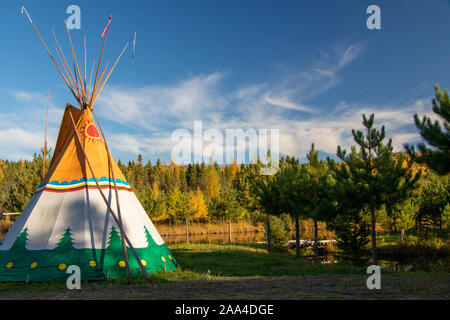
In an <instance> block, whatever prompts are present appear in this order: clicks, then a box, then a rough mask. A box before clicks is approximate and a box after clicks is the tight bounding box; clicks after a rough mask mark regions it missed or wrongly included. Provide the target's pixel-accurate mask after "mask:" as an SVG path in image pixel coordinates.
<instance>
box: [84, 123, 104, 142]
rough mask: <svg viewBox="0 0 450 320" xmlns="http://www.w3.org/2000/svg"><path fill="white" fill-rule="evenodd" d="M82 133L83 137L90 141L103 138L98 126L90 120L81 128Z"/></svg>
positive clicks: (97, 140)
mask: <svg viewBox="0 0 450 320" xmlns="http://www.w3.org/2000/svg"><path fill="white" fill-rule="evenodd" d="M81 135H82V138H83V139H86V140H87V141H88V142H94V143H96V142H99V141H101V140H102V138H101V137H100V134H99V133H98V130H97V127H96V126H95V124H94V123H93V122H90V121H87V122H86V123H85V124H84V126H83V127H82V128H81Z"/></svg>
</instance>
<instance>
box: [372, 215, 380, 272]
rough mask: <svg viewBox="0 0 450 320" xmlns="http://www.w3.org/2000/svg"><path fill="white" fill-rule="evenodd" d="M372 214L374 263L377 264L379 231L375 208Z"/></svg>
mask: <svg viewBox="0 0 450 320" xmlns="http://www.w3.org/2000/svg"><path fill="white" fill-rule="evenodd" d="M371 215H372V230H371V236H372V264H373V265H376V264H377V260H378V257H377V231H376V217H375V208H374V207H372V208H371Z"/></svg>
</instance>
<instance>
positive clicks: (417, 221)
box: [0, 87, 450, 263]
mask: <svg viewBox="0 0 450 320" xmlns="http://www.w3.org/2000/svg"><path fill="white" fill-rule="evenodd" d="M449 105H450V103H449V98H448V93H447V91H445V92H444V93H442V92H441V91H440V89H439V87H436V98H435V99H433V111H434V112H435V113H436V114H437V115H438V116H441V117H442V118H443V120H444V126H445V128H446V129H447V132H444V131H443V130H442V127H441V125H440V124H439V122H432V121H431V120H430V118H427V117H424V119H423V120H421V119H419V117H418V115H415V122H416V126H417V128H418V130H419V131H420V134H421V136H422V137H423V138H424V139H425V140H426V141H427V142H428V143H429V144H430V145H432V146H433V147H432V148H431V149H430V148H429V146H428V145H425V144H424V143H422V144H419V145H417V148H419V150H418V152H417V151H416V150H415V148H414V147H412V146H409V145H405V151H404V152H394V151H393V147H392V140H391V139H389V138H388V137H386V133H385V128H384V126H381V128H380V129H377V128H375V127H374V120H375V115H373V114H372V115H370V116H369V117H366V116H365V115H363V121H362V125H363V129H362V130H358V129H354V130H353V131H352V134H353V137H354V142H355V145H354V146H353V147H352V148H351V150H350V151H349V152H347V151H346V150H343V149H342V148H341V147H340V146H338V147H337V153H336V155H337V158H339V161H335V160H333V159H330V158H328V159H326V160H325V159H319V155H318V152H317V151H316V150H315V146H314V144H312V145H311V149H310V152H309V153H308V154H307V155H306V158H307V161H306V162H303V163H302V162H300V161H299V159H297V158H295V157H291V156H285V157H282V158H281V159H280V162H279V171H278V173H277V174H276V175H273V176H264V175H261V174H260V171H261V168H263V167H265V166H270V165H271V163H270V153H269V154H268V157H267V159H256V160H255V161H253V162H252V163H248V164H245V163H242V164H238V163H236V162H234V163H233V164H230V165H226V166H219V165H217V164H216V163H208V164H205V163H195V164H189V165H188V166H180V165H177V164H175V163H173V162H172V163H170V164H167V163H165V162H164V161H162V162H161V161H160V160H159V159H158V160H157V161H156V163H151V162H150V161H148V162H146V163H144V162H143V160H142V156H141V155H139V156H138V157H137V159H136V160H135V161H128V162H126V163H123V162H121V161H120V160H119V161H118V165H119V167H120V169H121V170H122V172H123V173H124V175H125V177H126V179H127V180H128V182H129V183H130V185H131V186H132V188H133V190H134V192H135V193H136V195H137V197H138V199H139V200H140V202H141V204H142V206H143V207H144V209H145V211H146V212H147V214H148V215H149V217H150V218H151V219H152V221H154V222H156V223H157V224H158V223H166V224H169V225H170V226H172V225H177V224H186V227H187V226H188V224H189V223H192V222H208V223H213V224H214V223H219V222H220V223H224V221H226V222H235V223H236V222H237V223H239V222H242V221H245V222H246V223H249V224H252V225H258V224H260V225H264V229H265V234H266V240H267V246H268V250H269V252H270V251H271V250H273V249H275V250H276V249H277V248H279V247H280V246H281V247H282V246H283V245H284V244H285V241H286V240H287V238H288V232H289V231H291V230H295V238H296V248H297V253H296V255H297V257H298V256H299V255H300V253H299V249H300V245H299V241H300V239H301V237H302V236H301V234H300V231H301V230H300V223H301V222H302V221H311V223H312V225H313V226H314V240H315V244H317V240H318V234H319V232H318V231H319V230H318V229H319V226H325V228H326V229H327V230H331V231H332V232H334V234H335V235H336V237H337V245H338V247H339V248H340V249H341V250H342V252H343V256H345V257H347V258H348V259H350V260H351V261H352V262H354V263H359V262H360V259H361V257H364V256H366V254H367V253H368V247H369V246H370V248H371V250H370V251H371V257H372V262H374V263H376V261H377V231H380V230H381V231H385V232H394V233H396V232H398V233H400V234H401V242H402V243H403V244H404V243H405V234H406V233H408V232H409V233H414V234H415V235H417V236H418V237H419V238H421V239H428V238H433V237H434V238H435V237H436V236H437V235H438V234H442V232H443V231H444V232H447V231H446V230H447V226H448V221H449V219H450V205H449V199H450V185H449V184H450V181H449V175H448V171H449V168H448V166H449V161H448V159H449V158H448V155H449V152H448V140H449V134H448V116H449V112H448V108H449ZM43 151H44V150H43V149H42V150H41V154H34V156H33V158H32V160H30V161H26V160H19V161H16V162H15V161H8V160H3V161H1V162H0V182H1V183H0V212H21V211H22V210H23V209H24V207H25V206H26V204H27V202H28V201H29V199H30V197H31V196H32V194H33V193H34V191H35V190H36V187H37V186H38V184H39V183H40V182H41V180H42V173H43V170H44V168H47V169H48V164H49V162H50V159H51V150H47V151H46V152H45V153H44V152H43ZM43 154H46V161H45V162H44V161H43ZM230 231H231V230H230ZM314 257H315V261H316V259H317V257H318V248H317V245H315V246H314Z"/></svg>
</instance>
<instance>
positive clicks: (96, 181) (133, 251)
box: [69, 109, 153, 284]
mask: <svg viewBox="0 0 450 320" xmlns="http://www.w3.org/2000/svg"><path fill="white" fill-rule="evenodd" d="M69 114H70V119H71V120H72V125H73V130H74V131H75V136H76V138H77V141H78V144H79V145H80V148H81V150H82V151H83V155H84V158H85V159H86V162H87V164H88V167H89V170H90V171H91V174H92V177H93V178H94V181H95V184H96V185H97V189H98V191H100V195H101V196H102V198H103V201H105V204H106V206H107V208H108V210H109V212H110V213H111V216H112V217H113V219H114V221H115V222H116V223H117V225H118V226H119V229H120V232H122V233H123V237H124V239H125V241H126V243H127V244H128V247H130V250H131V252H132V253H133V255H134V257H135V259H136V262H137V263H138V265H139V267H140V268H141V270H142V273H143V274H144V277H145V278H146V279H147V280H148V281H149V282H150V283H151V284H152V283H153V282H152V279H151V278H150V276H149V274H148V273H147V270H145V267H144V266H143V265H142V262H141V260H140V259H139V256H138V254H137V252H136V250H135V249H134V247H133V245H132V244H131V241H130V239H129V238H128V236H127V235H126V233H125V230H123V225H122V223H120V221H119V219H118V218H117V216H116V214H115V213H114V211H113V210H112V208H111V205H110V204H109V202H108V200H107V199H106V196H105V194H104V193H103V191H102V188H101V187H100V184H99V183H98V180H97V178H96V177H95V175H94V170H93V169H92V167H91V163H90V162H89V159H88V157H87V154H86V151H85V150H84V147H83V144H82V143H81V140H80V136H79V135H78V131H77V128H76V125H75V121H74V120H73V116H72V111H71V110H70V109H69Z"/></svg>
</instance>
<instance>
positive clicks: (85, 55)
mask: <svg viewBox="0 0 450 320" xmlns="http://www.w3.org/2000/svg"><path fill="white" fill-rule="evenodd" d="M86 64H87V53H86V35H84V92H85V94H86V100H87V96H88V93H87V87H86V73H87V70H86Z"/></svg>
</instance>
